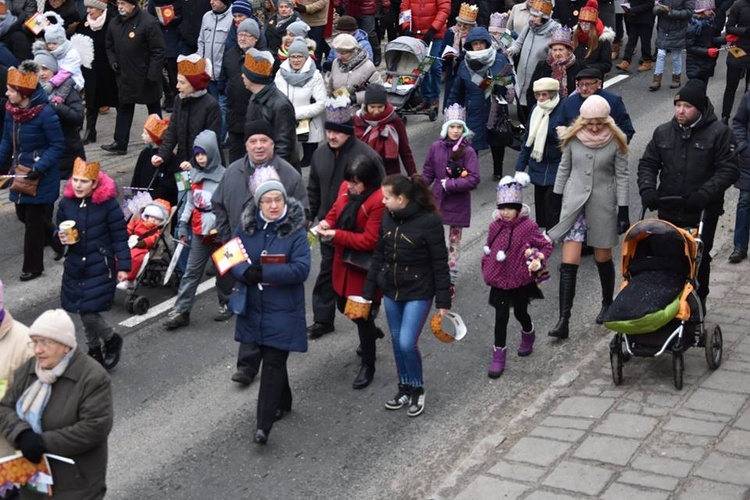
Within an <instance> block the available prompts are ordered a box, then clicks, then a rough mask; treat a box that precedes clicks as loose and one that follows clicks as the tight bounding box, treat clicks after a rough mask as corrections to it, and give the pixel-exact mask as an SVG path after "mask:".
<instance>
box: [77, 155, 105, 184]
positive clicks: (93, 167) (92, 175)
mask: <svg viewBox="0 0 750 500" xmlns="http://www.w3.org/2000/svg"><path fill="white" fill-rule="evenodd" d="M99 170H100V166H99V162H98V161H91V162H87V161H86V160H84V159H83V158H76V160H75V162H73V175H72V177H83V178H84V179H91V180H92V181H95V180H97V179H98V178H99Z"/></svg>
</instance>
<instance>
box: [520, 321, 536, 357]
mask: <svg viewBox="0 0 750 500" xmlns="http://www.w3.org/2000/svg"><path fill="white" fill-rule="evenodd" d="M535 338H536V335H534V327H533V326H532V327H531V331H530V332H528V333H527V332H524V331H523V329H522V330H521V344H520V345H519V346H518V355H519V356H528V355H529V354H531V352H532V351H533V350H534V339H535Z"/></svg>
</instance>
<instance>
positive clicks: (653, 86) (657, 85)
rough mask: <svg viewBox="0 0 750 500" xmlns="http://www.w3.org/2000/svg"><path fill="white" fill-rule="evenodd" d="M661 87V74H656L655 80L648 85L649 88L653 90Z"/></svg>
mask: <svg viewBox="0 0 750 500" xmlns="http://www.w3.org/2000/svg"><path fill="white" fill-rule="evenodd" d="M660 88H661V75H657V74H654V81H653V83H652V84H651V85H649V86H648V89H649V90H651V91H652V92H653V91H654V90H659V89H660Z"/></svg>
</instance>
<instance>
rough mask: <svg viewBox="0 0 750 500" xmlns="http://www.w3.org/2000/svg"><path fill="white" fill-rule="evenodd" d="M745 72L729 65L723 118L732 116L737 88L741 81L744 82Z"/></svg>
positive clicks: (723, 102)
mask: <svg viewBox="0 0 750 500" xmlns="http://www.w3.org/2000/svg"><path fill="white" fill-rule="evenodd" d="M743 71H744V70H743V69H742V68H735V67H734V66H729V65H727V83H726V85H725V87H724V98H723V100H722V103H721V117H722V118H729V117H730V116H732V108H733V107H734V96H735V94H736V93H737V87H738V86H739V85H740V80H742V73H743Z"/></svg>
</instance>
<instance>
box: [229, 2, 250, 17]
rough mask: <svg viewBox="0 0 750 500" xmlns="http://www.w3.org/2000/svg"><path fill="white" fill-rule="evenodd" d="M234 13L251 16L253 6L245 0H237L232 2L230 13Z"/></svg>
mask: <svg viewBox="0 0 750 500" xmlns="http://www.w3.org/2000/svg"><path fill="white" fill-rule="evenodd" d="M234 14H242V15H243V16H247V17H252V16H253V7H252V6H251V5H250V3H249V2H247V0H237V1H236V2H234V3H232V15H234Z"/></svg>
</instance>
